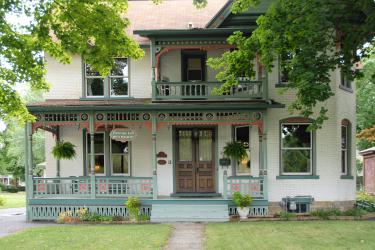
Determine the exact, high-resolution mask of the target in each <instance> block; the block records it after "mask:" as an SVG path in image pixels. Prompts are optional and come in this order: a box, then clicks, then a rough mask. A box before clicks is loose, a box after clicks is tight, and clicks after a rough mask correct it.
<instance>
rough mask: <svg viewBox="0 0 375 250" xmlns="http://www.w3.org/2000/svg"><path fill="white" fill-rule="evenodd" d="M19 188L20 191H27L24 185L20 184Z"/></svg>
mask: <svg viewBox="0 0 375 250" xmlns="http://www.w3.org/2000/svg"><path fill="white" fill-rule="evenodd" d="M17 189H18V192H25V191H26V187H24V186H18V187H17Z"/></svg>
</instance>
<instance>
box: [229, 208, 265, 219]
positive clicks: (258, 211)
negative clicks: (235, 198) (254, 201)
mask: <svg viewBox="0 0 375 250" xmlns="http://www.w3.org/2000/svg"><path fill="white" fill-rule="evenodd" d="M236 214H238V213H237V208H236V207H233V206H230V207H229V215H236ZM267 215H268V206H251V207H250V211H249V216H251V217H263V216H267Z"/></svg>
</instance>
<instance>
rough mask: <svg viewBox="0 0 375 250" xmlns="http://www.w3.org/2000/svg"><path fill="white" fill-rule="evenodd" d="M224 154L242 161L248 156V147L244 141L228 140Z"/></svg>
mask: <svg viewBox="0 0 375 250" xmlns="http://www.w3.org/2000/svg"><path fill="white" fill-rule="evenodd" d="M224 155H225V156H227V157H230V158H233V159H234V160H236V161H240V160H242V159H243V158H245V157H246V156H247V153H246V147H245V145H244V144H243V142H239V141H233V142H227V144H226V145H225V147H224Z"/></svg>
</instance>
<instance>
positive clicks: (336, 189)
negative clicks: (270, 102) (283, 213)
mask: <svg viewBox="0 0 375 250" xmlns="http://www.w3.org/2000/svg"><path fill="white" fill-rule="evenodd" d="M338 76H339V72H336V71H335V72H333V73H332V74H331V80H332V83H331V87H332V89H333V91H335V92H336V95H335V96H334V97H331V98H330V99H329V100H328V101H327V102H326V103H324V106H325V107H327V108H328V110H329V111H328V116H329V120H328V121H325V123H324V126H323V128H322V129H319V130H317V131H316V174H317V175H319V177H320V178H319V179H300V180H297V179H288V180H277V179H276V176H277V175H279V146H280V145H279V121H280V120H281V119H284V118H287V117H291V116H293V115H291V114H290V113H289V112H288V110H287V109H282V110H280V109H269V110H268V111H267V117H268V121H267V124H268V125H267V127H268V134H267V146H268V183H269V185H268V193H269V200H270V201H271V202H277V201H281V199H282V197H285V196H295V195H311V196H313V197H314V198H315V200H316V201H345V200H354V199H355V180H345V179H341V178H340V176H341V173H340V171H341V170H340V169H341V165H340V164H341V159H340V147H341V144H340V140H341V138H340V136H341V127H340V125H341V120H342V118H348V119H349V120H351V121H352V122H353V126H352V128H353V131H352V134H353V140H352V148H353V149H354V148H355V143H354V142H355V138H354V134H355V133H354V132H355V131H354V128H355V96H354V94H352V93H347V92H345V91H343V90H341V89H339V88H338V86H339V83H340V82H339V79H338ZM275 83H277V72H273V73H272V74H271V75H270V76H269V84H270V85H269V91H270V92H269V96H270V98H271V99H274V100H275V101H278V102H281V103H284V104H286V105H288V104H290V103H291V102H292V100H293V99H294V93H293V92H288V93H286V94H284V95H280V94H278V91H279V90H278V89H276V88H275ZM295 116H296V115H295ZM352 153H353V156H354V150H352ZM352 166H353V167H354V166H355V165H354V157H353V163H352ZM352 175H355V172H354V169H353V168H352Z"/></svg>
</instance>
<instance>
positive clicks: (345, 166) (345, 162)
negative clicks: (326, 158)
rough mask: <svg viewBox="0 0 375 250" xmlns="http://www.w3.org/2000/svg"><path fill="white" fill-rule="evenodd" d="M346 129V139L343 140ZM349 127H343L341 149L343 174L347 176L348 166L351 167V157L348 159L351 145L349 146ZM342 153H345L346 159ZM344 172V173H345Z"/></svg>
mask: <svg viewBox="0 0 375 250" xmlns="http://www.w3.org/2000/svg"><path fill="white" fill-rule="evenodd" d="M344 129H345V134H344V136H345V138H343V137H342V136H343V130H344ZM348 129H349V128H348V126H346V125H341V145H340V148H341V155H340V157H341V174H343V175H347V174H348V165H349V157H348V151H349V145H348V142H349V140H348V136H349V134H348V133H349V130H348ZM343 140H345V141H344V145H345V147H343ZM342 153H344V154H345V155H344V159H343V157H342ZM343 170H344V171H343Z"/></svg>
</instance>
